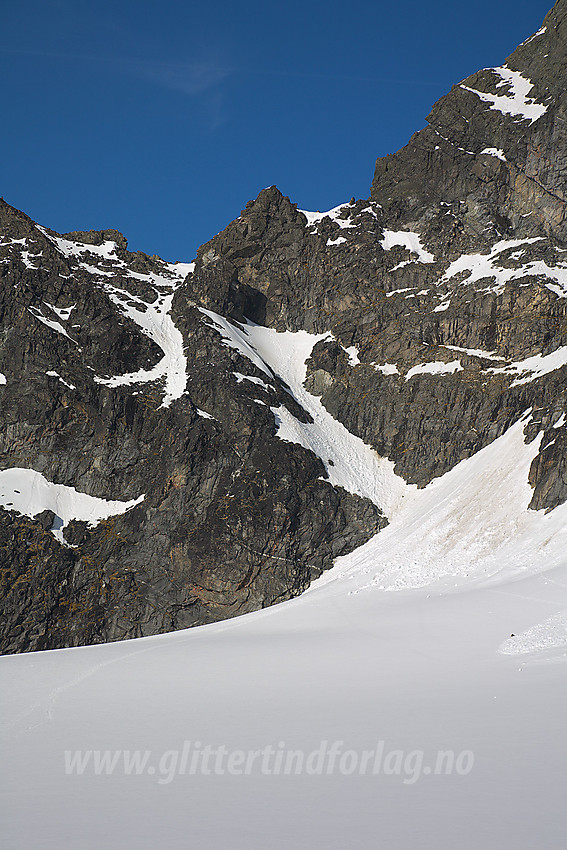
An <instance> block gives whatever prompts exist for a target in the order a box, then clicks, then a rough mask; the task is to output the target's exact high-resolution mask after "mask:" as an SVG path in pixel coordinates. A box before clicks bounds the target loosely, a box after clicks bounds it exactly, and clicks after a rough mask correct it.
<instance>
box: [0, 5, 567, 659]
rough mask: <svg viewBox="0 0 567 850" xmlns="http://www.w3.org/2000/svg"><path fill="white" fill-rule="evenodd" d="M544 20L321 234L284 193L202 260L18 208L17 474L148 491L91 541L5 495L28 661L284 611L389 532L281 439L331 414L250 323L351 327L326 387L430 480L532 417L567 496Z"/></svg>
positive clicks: (563, 324) (92, 488)
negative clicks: (252, 333) (137, 247)
mask: <svg viewBox="0 0 567 850" xmlns="http://www.w3.org/2000/svg"><path fill="white" fill-rule="evenodd" d="M544 26H545V30H544V31H542V32H540V33H539V34H537V35H535V36H534V37H533V38H531V39H528V40H527V41H526V42H524V44H523V45H521V46H520V47H519V48H518V49H517V50H516V51H515V52H514V53H513V54H512V56H511V57H510V58H509V59H508V61H507V63H506V65H505V66H503V67H502V68H500V69H495V70H494V69H493V70H490V69H488V70H486V69H485V70H483V71H480V72H478V73H477V74H475V75H473V76H472V77H470V78H469V79H467V80H465V81H463V83H461V84H459V85H458V86H454V87H453V89H452V90H451V92H450V93H449V94H448V95H446V96H445V97H444V98H442V99H441V100H440V101H439V102H438V103H437V104H436V105H435V106H434V108H433V110H432V112H431V114H430V116H429V117H428V126H427V127H425V129H423V130H421V131H420V132H419V133H416V134H415V135H414V136H413V137H412V139H411V140H410V141H409V143H408V145H407V146H406V147H405V148H403V149H402V150H401V151H399V152H398V153H396V154H394V155H392V156H388V157H385V158H383V159H380V160H378V162H377V164H376V172H375V177H374V182H373V184H372V191H371V197H370V200H359V201H357V200H354V199H352V200H351V202H349V203H347V204H345V205H343V206H342V207H341V208H340V209H337V210H336V211H331V212H330V213H329V214H328V215H321V214H319V215H314V214H309V215H306V214H304V213H302V212H301V211H299V210H298V209H297V208H296V206H295V205H294V204H293V203H291V201H290V200H289V199H288V198H286V197H284V196H283V195H282V194H281V193H280V192H279V191H278V190H277V189H276V188H275V187H271V188H269V189H266V190H264V191H263V192H261V193H260V195H259V196H258V198H257V199H256V200H255V201H250V202H249V203H248V204H247V206H246V208H245V209H244V210H243V211H242V214H241V216H240V217H239V218H238V219H236V220H235V221H234V222H232V223H231V224H230V225H229V226H228V227H227V228H226V229H225V230H224V231H223V232H222V233H220V234H219V235H218V236H216V237H215V238H214V239H212V240H211V241H210V242H208V243H207V244H205V245H204V246H202V248H200V249H199V251H198V255H197V258H196V262H195V265H194V268H189V267H187V268H184V267H182V266H180V265H172V264H168V263H165V262H163V261H162V260H160V259H159V258H157V257H151V258H150V257H147V256H146V255H144V254H141V253H139V252H138V253H131V252H129V251H128V250H127V242H126V239H125V238H124V237H123V236H122V234H120V233H118V231H114V230H104V231H96V232H90V233H84V232H73V233H68V234H66V235H65V236H64V237H59V236H58V234H55V233H54V232H52V231H49V230H46V229H43V228H39V227H37V226H36V225H35V223H34V222H32V221H31V220H30V219H29V218H28V217H27V216H26V215H24V214H23V213H20V212H18V211H17V210H15V209H13V208H12V207H9V206H8V205H7V204H5V203H3V202H1V203H0V228H1V229H0V326H1V328H2V334H1V336H0V373H1V374H2V375H3V376H4V377H5V383H0V397H1V406H0V452H1V453H2V454H1V459H0V460H1V462H0V468H1V469H2V470H8V469H23V470H35V472H37V473H40V474H41V475H42V476H43V477H44V479H45V480H46V481H47V482H52V483H55V484H58V485H63V486H64V488H74V490H76V491H79V492H80V493H84V494H88V495H89V496H92V497H94V498H95V499H96V500H99V501H97V502H96V504H97V505H98V506H99V508H100V505H101V502H100V500H114V501H116V500H118V501H120V502H124V503H126V502H133V501H134V500H140V498H141V496H143V499H142V500H141V501H139V502H138V504H136V505H135V506H133V507H131V508H129V509H126V508H125V509H124V510H121V511H120V512H118V513H116V512H115V513H114V514H112V515H108V516H106V518H102V519H100V520H99V521H93V522H89V520H88V517H87V516H86V514H85V515H83V514H81V512H80V511H78V510H75V513H74V514H73V517H72V518H71V519H69V518H67V521H66V522H63V518H62V517H61V515H60V514H58V513H57V511H56V510H55V508H54V507H52V506H51V505H46V506H44V508H43V510H41V509H40V510H38V511H37V512H36V513H35V514H33V513H31V511H28V513H31V515H30V516H25V515H22V511H21V509H20V510H18V508H17V507H14V505H15V504H16V503H15V502H12V503H10V501H9V499H8V497H6V498H4V502H3V503H4V504H5V508H4V509H0V551H1V553H2V598H3V603H4V614H3V617H2V620H1V623H0V638H1V641H2V642H1V647H2V649H3V651H6V652H17V651H28V650H34V649H46V648H53V647H59V646H73V645H78V644H82V643H93V642H100V641H107V640H118V639H123V638H128V637H137V636H141V635H147V634H154V633H158V632H161V631H166V630H171V629H178V628H184V627H187V626H192V625H198V624H202V623H207V622H211V621H214V620H218V619H222V618H225V617H231V616H235V615H238V614H241V613H245V612H247V611H252V610H255V609H257V608H260V607H264V606H267V605H271V604H273V603H274V602H277V601H281V600H284V599H287V598H290V597H291V596H294V595H296V594H298V593H300V592H302V591H303V590H304V589H305V588H306V587H307V586H308V585H309V583H310V582H311V581H312V580H313V579H314V578H315V577H317V576H318V575H320V574H321V572H322V571H323V570H325V569H328V568H329V567H330V566H331V565H332V562H333V559H334V558H336V557H337V556H338V555H341V554H345V553H347V552H349V551H351V550H352V549H353V548H355V547H356V546H358V545H361V544H362V543H363V542H365V541H366V540H367V539H369V538H370V537H371V536H372V535H373V534H375V533H376V532H377V531H378V530H379V529H380V528H381V527H383V526H384V525H385V524H386V519H385V517H384V515H383V513H382V511H381V510H380V508H381V506H380V505H376V504H373V502H371V501H370V500H369V499H367V498H363V497H361V496H360V495H357V494H355V493H350V492H347V491H346V490H345V489H344V488H343V487H340V486H333V485H332V484H331V483H330V480H329V475H328V469H329V463H330V461H328V459H327V458H326V457H324V456H321V457H319V456H317V455H316V454H314V453H313V452H312V451H310V450H309V449H307V448H304V447H303V446H302V445H299V444H297V443H293V442H289V441H287V440H284V439H280V437H278V424H277V416H276V415H275V413H274V411H277V410H281V408H285V409H286V410H287V412H288V413H289V414H290V415H291V416H292V417H293V418H294V421H297V422H299V423H310V422H311V421H312V420H311V414H310V413H309V411H308V410H307V409H306V408H305V406H304V405H302V403H301V401H300V399H298V397H297V394H296V395H295V396H294V394H293V392H290V387H289V386H288V385H287V383H286V381H285V378H284V376H283V375H281V376H280V374H279V373H278V371H277V369H275V368H271V367H270V365H269V364H267V363H264V361H262V360H261V359H258V357H257V356H256V355H255V353H254V352H250V350H248V349H247V348H246V345H244V344H240V345H237V344H236V343H235V342H234V339H232V337H231V336H230V335H231V334H232V335H233V336H234V334H237V335H238V334H239V333H240V335H241V336H240V337H239V339H240V338H242V339H244V342H245V343H246V335H245V332H244V329H243V328H244V324H245V323H246V322H247V321H251V322H254V323H256V324H258V325H263V326H265V327H268V328H272V329H275V330H276V331H279V332H283V331H293V332H297V331H308V332H310V333H314V334H318V335H321V336H322V335H324V334H327V333H330V335H331V336H327V337H326V338H320V339H319V340H318V341H317V342H316V344H315V345H314V346H313V348H312V351H311V355H310V357H309V359H308V361H307V373H306V378H305V383H304V386H305V389H306V390H307V391H308V392H309V393H310V394H311V396H314V397H317V398H320V400H321V402H322V404H323V406H324V408H326V410H327V411H328V412H329V413H330V414H331V415H332V416H333V417H334V418H335V419H336V420H338V421H340V422H341V423H343V425H345V426H346V428H347V429H348V430H349V431H350V432H351V434H353V435H355V436H357V437H360V438H362V439H363V440H364V441H365V442H366V443H367V444H368V445H369V446H371V447H372V448H373V449H375V451H376V452H377V453H378V454H379V455H380V456H383V457H387V458H389V459H390V460H392V461H394V462H395V471H396V472H397V473H398V474H399V475H401V476H403V477H404V478H405V480H406V481H408V482H411V483H416V484H417V485H418V486H424V485H426V484H427V483H428V482H429V481H431V480H432V478H434V477H436V476H439V475H442V474H444V473H445V472H447V471H448V470H450V469H451V468H452V467H453V466H454V465H455V464H456V463H458V462H459V461H460V460H462V459H463V458H466V457H469V456H471V455H472V454H474V453H475V452H477V451H479V450H480V449H481V448H483V447H484V446H486V445H488V444H489V443H490V442H492V441H493V440H494V439H495V438H497V437H498V436H500V435H501V434H502V433H503V432H504V431H505V430H506V429H507V428H508V427H509V426H510V425H511V424H513V423H514V422H516V421H517V420H518V419H519V418H520V417H521V416H522V415H523V414H524V413H525V412H526V411H527V410H528V409H531V410H532V415H531V420H530V423H529V426H527V428H526V439H534V438H535V437H536V436H537V435H538V434H539V433H540V432H542V431H543V432H544V436H543V439H542V441H541V450H540V453H539V454H538V456H537V457H536V458H535V460H534V462H533V464H532V468H531V472H530V483H531V485H532V487H533V499H532V504H531V507H532V508H533V509H534V510H551V509H553V508H554V507H555V506H556V505H558V504H560V503H562V502H563V501H565V499H567V468H566V449H567V442H566V441H567V425H566V424H565V423H564V422H563V420H564V419H565V417H564V416H563V414H564V412H565V410H566V409H567V408H566V398H565V396H566V391H565V379H566V377H567V355H565V356H563V352H562V349H563V348H564V347H565V351H566V352H567V256H566V251H567V233H566V224H565V205H566V202H567V198H566V196H565V185H566V184H565V177H566V169H567V159H566V156H565V150H566V149H567V146H566V144H565V142H566V139H565V127H566V126H567V125H566V123H565V119H566V117H567V116H566V110H567V96H566V95H565V74H566V73H567V71H566V66H567V50H566V47H567V3H566V2H565V0H560V2H559V3H557V4H556V6H555V7H554V8H553V9H552V11H551V12H550V13H549V15H548V16H547V17H546V19H545V22H544ZM530 86H531V88H530ZM203 311H214V313H215V314H218V317H224V321H225V322H226V325H222V321H223V319H221V318H218V317H217V318H216V319H215V318H214V317H211V315H210V313H205V312H203ZM219 322H220V323H221V324H219ZM223 327H224V331H223ZM227 328H228V330H227ZM242 334H244V336H242ZM231 339H232V342H231ZM563 364H566V365H563ZM554 426H555V427H554ZM0 476H1V473H0ZM1 489H2V487H1V478H0V490H1ZM14 492H17V491H14ZM53 492H55V491H53ZM57 492H59V491H57ZM69 492H70V491H69V490H65V493H66V494H67V495H66V498H71V496H69ZM0 495H1V494H0ZM18 495H21V494H18ZM73 498H75V497H74V496H73ZM57 504H59V503H57ZM55 507H57V505H55ZM117 510H119V509H117ZM58 523H59V525H58ZM62 524H63V527H62V528H61V525H62Z"/></svg>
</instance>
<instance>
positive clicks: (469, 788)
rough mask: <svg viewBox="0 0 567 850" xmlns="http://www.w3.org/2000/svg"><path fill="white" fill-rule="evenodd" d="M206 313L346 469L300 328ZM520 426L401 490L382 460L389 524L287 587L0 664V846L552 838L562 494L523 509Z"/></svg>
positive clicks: (349, 460)
mask: <svg viewBox="0 0 567 850" xmlns="http://www.w3.org/2000/svg"><path fill="white" fill-rule="evenodd" d="M208 319H209V321H210V320H213V323H214V324H215V326H216V328H217V330H219V332H222V333H223V335H225V340H226V342H227V344H231V345H235V346H237V347H239V348H240V350H242V351H247V352H248V354H247V356H248V357H249V359H251V361H254V362H255V365H256V366H257V368H259V369H260V370H261V372H262V374H263V376H264V378H266V376H270V373H273V372H275V373H277V374H278V375H280V376H281V377H282V378H283V379H284V380H285V381H286V382H287V383H288V385H289V387H290V389H291V391H292V392H293V394H294V395H296V397H297V398H298V399H299V400H300V402H301V403H302V404H304V405H305V406H306V408H307V409H309V410H310V412H311V414H312V416H313V418H314V424H313V426H310V428H309V429H303V426H302V430H301V434H300V436H301V439H305V440H306V441H308V440H312V442H313V446H314V448H316V449H317V450H318V451H321V452H322V454H323V455H324V454H325V453H326V452H327V451H328V450H332V451H335V452H336V454H337V455H338V454H339V453H340V452H343V453H344V456H345V468H343V469H342V471H341V473H340V474H341V475H344V476H345V478H347V477H348V475H350V477H351V478H352V479H354V478H355V477H356V476H357V475H362V473H363V471H364V463H366V462H367V461H368V458H369V455H368V452H369V451H371V450H369V449H368V447H364V444H362V446H359V445H358V443H356V440H355V438H353V437H352V435H348V432H346V434H345V433H344V432H343V431H341V428H342V426H341V428H339V427H338V423H334V421H333V420H331V419H330V417H329V419H327V418H326V417H325V416H324V414H323V413H322V411H321V410H319V409H318V407H317V404H316V402H318V399H315V398H314V397H311V396H309V394H308V393H306V392H305V390H303V388H302V386H301V384H302V380H303V376H304V374H305V366H304V363H305V359H306V358H307V357H308V356H309V353H310V351H311V348H312V346H313V344H314V339H313V337H312V336H310V335H308V334H306V333H300V334H276V332H275V331H271V330H268V329H265V328H258V327H256V326H253V325H248V326H245V327H243V328H242V329H241V330H238V329H235V330H233V329H232V328H233V326H232V325H230V323H227V324H226V325H224V326H221V325H219V324H216V319H215V317H213V316H211V315H209V316H208ZM236 331H238V333H236ZM256 358H258V360H257V362H256ZM288 413H289V412H288ZM290 415H291V414H290ZM526 418H527V417H526ZM295 421H296V422H297V420H295ZM297 424H298V426H299V425H301V423H297ZM288 425H290V423H288ZM524 425H525V421H524V422H518V423H516V424H515V425H514V426H513V427H512V428H510V429H509V431H508V432H507V433H505V434H504V435H503V436H502V437H500V438H499V440H497V441H496V442H495V443H493V444H492V445H490V446H488V447H487V448H486V449H484V450H483V451H482V452H479V453H478V454H477V455H476V456H474V457H472V458H469V459H468V460H464V461H462V462H461V463H460V464H459V465H458V466H457V467H455V468H454V469H453V470H452V471H451V472H449V473H447V474H446V475H445V476H443V477H442V478H439V479H436V480H434V481H433V482H432V483H431V484H430V485H429V486H428V487H426V488H424V489H423V490H420V491H418V490H415V488H408V487H405V486H403V487H402V486H399V489H396V488H397V487H398V485H397V484H396V477H395V476H394V474H393V472H392V471H391V470H390V471H388V470H387V468H386V472H385V473H384V474H383V482H384V483H385V490H386V491H387V492H388V493H389V502H388V511H389V515H390V518H391V524H390V526H388V527H387V528H386V529H385V530H384V531H382V532H381V533H380V534H379V535H377V536H376V537H375V538H374V539H373V540H371V541H369V542H368V543H367V544H366V545H365V546H363V547H361V548H360V549H358V550H357V551H355V552H353V553H352V554H351V555H349V556H346V557H345V558H341V559H339V560H338V562H337V564H336V566H335V567H334V568H333V569H332V570H331V571H329V572H328V573H327V574H325V575H324V576H323V577H322V578H321V579H320V580H319V581H318V582H316V583H315V584H314V585H313V586H312V587H311V588H310V589H309V591H308V592H307V593H306V594H304V595H303V596H302V597H299V598H298V599H295V600H292V601H290V602H286V603H283V604H281V605H278V606H274V607H273V608H270V609H266V610H264V611H259V612H256V613H254V614H250V615H246V616H244V617H241V618H238V619H235V620H230V621H225V622H222V623H218V624H215V625H212V626H205V627H201V628H197V629H193V630H189V631H182V632H177V633H173V634H169V635H160V636H158V637H151V638H144V639H141V640H135V641H127V642H121V643H117V644H108V645H103V646H95V647H85V648H80V649H72V650H58V651H53V652H44V653H35V654H30V655H24V656H9V657H4V658H2V659H0V676H1V678H2V692H3V694H4V695H5V696H4V701H3V712H2V714H3V720H2V723H3V726H2V728H3V736H4V758H3V765H4V770H3V771H2V786H3V787H2V790H3V795H4V800H5V813H4V817H3V828H2V833H3V847H5V848H7V850H21V848H27V847H34V848H42V850H52V848H53V850H55V848H56V849H57V850H62V848H70V850H71V848H72V850H76V848H81V850H104V848H108V850H110V848H112V850H115V848H118V847H119V848H121V850H123V849H124V848H126V850H130V848H132V850H150V849H151V850H155V848H156V847H166V848H168V850H169V849H170V848H172V850H176V848H180V850H181V848H183V850H185V848H188V847H206V848H209V847H210V848H215V850H216V848H231V850H244V848H246V850H250V848H259V850H260V848H261V850H264V848H270V850H289V848H292V847H293V848H306V850H319V848H321V850H323V848H324V850H344V848H359V850H367V848H374V847H388V848H393V850H407V848H409V847H420V848H424V850H439V848H459V850H478V848H479V847H482V848H483V850H503V849H504V848H508V847H510V848H514V850H533V848H536V847H537V848H538V850H556V849H557V850H559V848H563V847H564V841H565V834H566V826H567V817H566V814H565V783H566V780H567V758H566V756H567V748H566V746H565V743H566V736H565V722H564V710H565V701H566V699H567V680H566V676H565V672H566V669H567V667H566V665H567V625H566V624H567V620H566V619H565V610H566V609H567V546H566V545H565V544H566V542H567V541H566V531H565V529H566V528H567V523H566V520H567V506H560V507H559V508H556V509H555V510H554V511H552V512H550V513H549V514H543V513H542V512H538V513H535V512H530V511H528V510H527V504H528V502H529V497H530V487H529V485H528V484H527V472H528V469H529V465H530V462H531V459H532V458H533V456H534V454H535V452H536V451H537V448H538V445H539V442H540V438H539V437H538V438H536V440H534V441H533V442H532V443H530V444H525V443H524V439H523V429H524ZM290 427H291V425H290ZM293 427H296V426H293ZM282 436H284V437H285V438H289V434H282ZM298 438H299V437H298ZM357 453H358V454H357ZM347 466H348V467H349V470H350V471H348V472H347V469H346V467H347ZM378 468H379V467H378ZM331 469H332V467H331ZM386 485H387V486H386ZM359 486H361V487H362V486H364V487H366V486H367V484H364V485H359ZM383 489H384V488H383ZM383 496H384V493H378V492H376V493H375V497H376V498H383ZM106 751H108V752H107V753H106V755H104V754H105V752H106ZM332 752H334V753H335V758H334V761H333V760H332V759H331V753H332ZM66 753H67V755H66ZM290 753H291V756H290ZM364 753H367V754H370V755H369V756H368V757H366V756H364ZM439 753H442V754H443V753H444V754H447V753H449V756H450V757H449V761H451V754H452V757H454V759H453V761H452V762H451V763H452V769H450V770H449V769H444V770H441V769H439V770H438V769H437V768H438V765H439V764H440V762H439ZM320 754H322V755H323V756H324V760H323V761H318V758H319V755H320ZM101 758H103V759H107V761H106V762H104V764H106V767H105V766H104V764H102V763H101V761H100V759H101ZM444 758H445V757H444ZM77 759H78V760H79V761H77ZM135 759H137V761H135ZM369 759H370V761H369ZM278 760H279V761H278ZM79 762H80V763H81V764H82V768H81V769H79V768H78V767H77V765H78V764H79ZM448 763H449V762H448V761H447V760H446V759H445V760H444V761H443V764H445V765H447V764H448ZM136 765H137V767H136ZM278 765H279V767H278ZM286 765H287V767H288V768H289V769H287V768H286ZM353 765H354V767H353ZM369 765H370V767H369ZM363 767H364V769H363Z"/></svg>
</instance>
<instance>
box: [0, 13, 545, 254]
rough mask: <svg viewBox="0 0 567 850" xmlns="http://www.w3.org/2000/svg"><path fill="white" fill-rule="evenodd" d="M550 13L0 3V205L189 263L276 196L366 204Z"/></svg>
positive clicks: (312, 205) (320, 203) (304, 202)
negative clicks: (261, 200)
mask: <svg viewBox="0 0 567 850" xmlns="http://www.w3.org/2000/svg"><path fill="white" fill-rule="evenodd" d="M551 5H552V2H551V0H497V2H494V0H476V2H475V3H474V4H468V3H467V4H460V3H455V0H430V2H428V3H425V2H423V0H397V2H381V0H374V2H370V0H359V2H357V3H354V4H348V3H346V2H344V0H341V2H335V0H326V2H319V0H303V2H298V0H287V2H285V3H270V2H266V0H262V2H260V0H242V2H239V3H236V2H229V0H209V2H208V3H207V2H200V3H195V2H191V0H189V2H168V0H159V2H158V0H144V2H143V3H139V2H130V0H126V2H124V1H123V2H121V0H116V2H113V3H111V2H108V0H97V2H87V0H2V28H1V30H0V62H1V68H2V81H3V86H2V90H3V98H2V100H3V103H2V119H3V120H2V125H3V129H2V134H1V135H0V173H1V181H0V183H1V186H0V194H2V195H3V197H4V198H5V200H7V201H8V202H9V203H11V204H13V205H14V206H16V207H19V208H20V209H23V210H24V211H25V212H27V213H28V214H29V215H30V216H32V218H34V219H36V220H37V221H39V222H41V223H42V224H45V225H47V226H49V227H52V228H54V229H56V230H59V231H61V232H63V231H68V230H87V229H91V228H96V229H102V228H105V227H113V228H116V229H118V230H121V231H122V232H123V233H124V234H125V235H126V237H127V238H128V240H129V247H130V249H131V250H143V251H145V252H146V253H149V254H153V253H157V254H159V255H160V256H162V257H164V258H165V259H168V260H190V259H192V258H193V257H194V255H195V251H196V249H197V247H198V246H199V245H200V244H202V243H203V242H205V241H207V240H208V239H210V238H211V237H212V236H213V235H214V234H215V233H217V232H218V231H219V230H222V229H223V227H225V225H226V224H228V222H229V221H231V220H232V219H233V218H235V217H236V216H237V215H239V214H240V210H241V209H242V208H243V207H244V206H245V204H246V202H247V201H248V200H249V199H250V198H254V197H256V195H257V194H258V192H259V191H260V190H261V189H262V188H263V187H264V186H268V185H272V184H274V183H275V184H276V185H277V186H278V187H279V188H280V189H281V191H282V192H283V193H284V194H286V195H289V196H290V198H291V199H292V201H294V202H297V203H298V204H299V206H300V208H303V209H320V210H324V209H328V208H330V207H332V206H335V205H336V204H338V203H341V202H343V201H347V200H349V199H350V197H351V196H353V195H354V196H356V197H368V193H369V188H370V183H371V180H372V174H373V170H374V161H375V159H376V157H377V156H381V155H384V154H386V153H391V152H393V151H395V150H397V149H398V148H400V147H402V146H403V145H404V144H405V143H406V142H407V140H408V139H409V137H410V136H411V134H412V133H413V132H415V131H416V130H419V129H420V128H421V127H423V126H424V124H425V117H426V115H427V114H428V112H429V110H430V108H431V106H432V105H433V103H434V102H435V101H436V100H437V99H438V98H439V97H440V96H441V95H443V94H444V93H445V92H446V91H447V90H448V89H449V88H450V86H451V85H452V84H453V83H455V82H459V81H460V80H461V79H463V78H464V77H466V76H468V75H469V74H471V73H472V72H473V71H475V70H477V69H478V68H481V67H486V66H492V65H497V64H501V63H502V62H503V60H504V59H505V57H506V56H507V55H508V54H509V53H511V52H512V50H513V49H514V48H515V47H516V45H517V44H518V43H519V42H520V41H522V40H523V39H524V38H526V37H527V36H528V35H530V34H531V33H532V32H534V31H535V30H537V29H538V28H539V26H540V25H541V21H542V19H543V17H544V15H545V14H546V13H547V11H548V10H549V8H550V6H551Z"/></svg>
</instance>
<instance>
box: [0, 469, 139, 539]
mask: <svg viewBox="0 0 567 850" xmlns="http://www.w3.org/2000/svg"><path fill="white" fill-rule="evenodd" d="M143 499H144V496H143V495H142V496H139V497H138V498H137V499H132V500H130V501H128V502H122V501H118V500H108V499H100V498H98V497H97V496H89V495H88V494H87V493H81V492H79V491H78V490H75V488H74V487H67V486H66V485H64V484H54V483H53V482H51V481H48V480H47V478H45V477H44V476H43V475H41V473H39V472H36V471H35V470H34V469H23V468H20V467H14V468H12V469H5V470H3V471H1V472H0V505H1V506H2V507H4V508H6V509H7V510H10V511H15V512H16V513H18V514H21V515H23V516H27V517H34V516H36V515H37V514H39V513H41V512H42V511H45V510H49V511H53V513H54V514H55V521H54V523H53V528H52V529H51V531H52V533H53V534H54V536H55V537H56V538H57V539H58V540H59V541H60V542H61V543H64V538H63V529H64V528H65V526H66V525H68V523H69V522H71V520H74V519H77V520H83V521H85V522H88V524H89V526H90V527H91V528H94V526H95V525H97V523H99V522H100V521H101V520H103V519H107V518H108V517H111V516H116V515H117V514H123V513H125V511H128V510H130V508H133V507H134V506H135V505H139V504H140V502H142V501H143Z"/></svg>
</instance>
